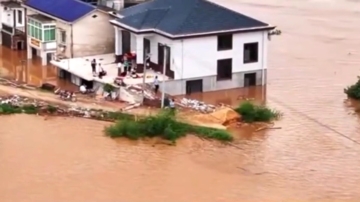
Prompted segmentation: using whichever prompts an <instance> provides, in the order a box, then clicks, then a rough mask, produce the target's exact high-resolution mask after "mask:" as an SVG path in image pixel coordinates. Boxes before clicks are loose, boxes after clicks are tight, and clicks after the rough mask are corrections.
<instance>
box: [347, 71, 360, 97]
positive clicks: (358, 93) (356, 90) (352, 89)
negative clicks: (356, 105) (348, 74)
mask: <svg viewBox="0 0 360 202" xmlns="http://www.w3.org/2000/svg"><path fill="white" fill-rule="evenodd" d="M344 93H345V94H346V95H347V96H348V97H349V98H352V99H356V100H360V77H359V76H358V81H357V82H356V83H355V84H353V85H351V86H348V87H347V88H345V89H344Z"/></svg>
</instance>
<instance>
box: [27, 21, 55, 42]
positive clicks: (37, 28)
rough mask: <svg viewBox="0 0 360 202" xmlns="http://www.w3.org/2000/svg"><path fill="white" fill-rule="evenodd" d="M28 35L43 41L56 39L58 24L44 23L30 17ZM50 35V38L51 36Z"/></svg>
mask: <svg viewBox="0 0 360 202" xmlns="http://www.w3.org/2000/svg"><path fill="white" fill-rule="evenodd" d="M27 30H28V36H30V37H32V38H34V39H37V40H39V41H41V42H46V43H47V42H54V41H56V26H55V24H42V23H41V22H39V21H37V20H33V19H31V18H28V21H27ZM49 36H50V38H49Z"/></svg>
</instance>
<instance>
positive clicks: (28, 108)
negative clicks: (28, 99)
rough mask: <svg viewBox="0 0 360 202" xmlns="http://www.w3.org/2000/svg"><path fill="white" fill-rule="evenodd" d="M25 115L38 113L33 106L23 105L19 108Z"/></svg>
mask: <svg viewBox="0 0 360 202" xmlns="http://www.w3.org/2000/svg"><path fill="white" fill-rule="evenodd" d="M21 108H22V110H23V111H24V113H25V114H36V113H38V108H37V107H36V106H35V105H31V104H30V105H24V106H22V107H21Z"/></svg>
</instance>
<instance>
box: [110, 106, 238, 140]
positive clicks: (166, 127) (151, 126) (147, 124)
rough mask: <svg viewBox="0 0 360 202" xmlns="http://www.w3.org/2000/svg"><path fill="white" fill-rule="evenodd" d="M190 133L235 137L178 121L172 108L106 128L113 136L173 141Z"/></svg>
mask: <svg viewBox="0 0 360 202" xmlns="http://www.w3.org/2000/svg"><path fill="white" fill-rule="evenodd" d="M188 133H193V134H195V135H199V136H202V137H206V138H212V139H218V140H221V141H231V140H232V139H233V138H232V136H231V135H230V134H229V133H228V132H227V131H225V130H218V129H213V128H206V127H199V126H192V125H189V124H186V123H182V122H178V121H176V120H175V118H174V114H173V112H172V111H171V110H164V111H162V112H161V113H159V114H158V115H157V116H150V117H145V118H142V119H140V120H138V121H135V120H129V119H128V120H123V121H119V122H117V123H116V124H114V125H112V126H109V127H107V128H105V134H106V135H108V136H110V137H113V138H115V137H128V138H130V139H138V138H142V137H155V136H159V137H161V138H164V139H166V140H170V141H172V142H175V140H176V139H178V138H180V137H184V136H185V135H186V134H188Z"/></svg>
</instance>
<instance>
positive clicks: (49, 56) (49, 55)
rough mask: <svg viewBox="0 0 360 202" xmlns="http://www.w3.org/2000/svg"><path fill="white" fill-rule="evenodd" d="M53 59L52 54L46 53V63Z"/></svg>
mask: <svg viewBox="0 0 360 202" xmlns="http://www.w3.org/2000/svg"><path fill="white" fill-rule="evenodd" d="M52 58H53V53H46V61H47V62H48V63H49V62H50V61H51V60H52Z"/></svg>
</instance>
